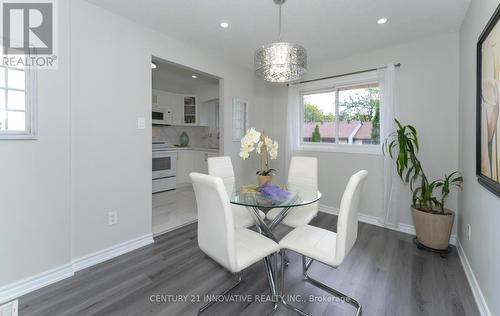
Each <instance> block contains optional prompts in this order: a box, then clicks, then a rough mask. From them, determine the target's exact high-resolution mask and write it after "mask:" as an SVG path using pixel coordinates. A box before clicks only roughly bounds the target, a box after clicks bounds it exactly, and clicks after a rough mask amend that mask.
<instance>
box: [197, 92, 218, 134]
mask: <svg viewBox="0 0 500 316" xmlns="http://www.w3.org/2000/svg"><path fill="white" fill-rule="evenodd" d="M199 113H200V126H208V127H210V130H218V129H219V99H213V100H209V101H206V102H203V103H202V104H200V106H199Z"/></svg>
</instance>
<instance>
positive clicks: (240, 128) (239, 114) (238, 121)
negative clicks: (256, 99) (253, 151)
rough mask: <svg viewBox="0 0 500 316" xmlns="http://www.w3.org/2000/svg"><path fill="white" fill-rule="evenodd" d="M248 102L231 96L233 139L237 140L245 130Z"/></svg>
mask: <svg viewBox="0 0 500 316" xmlns="http://www.w3.org/2000/svg"><path fill="white" fill-rule="evenodd" d="M247 116H248V102H247V101H246V100H243V99H240V98H233V141H234V142H239V141H240V140H241V139H242V138H243V136H244V135H245V131H246V130H247Z"/></svg>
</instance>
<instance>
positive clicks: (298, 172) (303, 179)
mask: <svg viewBox="0 0 500 316" xmlns="http://www.w3.org/2000/svg"><path fill="white" fill-rule="evenodd" d="M294 184H296V185H307V186H309V187H311V188H313V189H315V190H317V189H318V158H316V157H301V156H294V157H292V160H291V161H290V168H289V170H288V185H294ZM318 210H319V203H318V202H315V203H312V204H308V205H303V206H298V207H294V208H291V209H290V210H289V211H288V214H287V215H286V216H285V218H284V219H283V221H282V222H281V223H282V224H284V225H286V226H289V227H299V226H303V225H307V224H309V222H310V221H311V220H312V219H313V218H314V217H315V216H316V215H318ZM280 212H281V210H280V209H277V208H275V209H272V210H270V211H269V212H268V213H267V219H269V220H273V219H275V218H276V216H278V214H279V213H280Z"/></svg>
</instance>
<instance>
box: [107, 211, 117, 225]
mask: <svg viewBox="0 0 500 316" xmlns="http://www.w3.org/2000/svg"><path fill="white" fill-rule="evenodd" d="M116 223H118V212H117V211H111V212H108V225H109V226H111V225H115V224H116Z"/></svg>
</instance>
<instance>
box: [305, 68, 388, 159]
mask: <svg viewBox="0 0 500 316" xmlns="http://www.w3.org/2000/svg"><path fill="white" fill-rule="evenodd" d="M369 84H377V85H379V86H380V80H379V78H378V75H377V72H376V71H372V72H367V73H362V74H356V75H351V76H345V77H339V78H334V79H327V80H321V81H319V82H311V83H309V84H304V85H303V86H301V88H300V89H299V98H300V101H299V106H300V111H299V113H300V114H299V115H300V118H299V122H300V131H299V137H300V142H299V151H306V152H307V151H308V152H337V153H350V154H370V155H382V144H378V145H369V144H339V143H338V134H339V127H340V126H339V124H338V115H339V113H338V111H339V105H338V102H339V90H342V89H345V88H355V87H356V86H362V85H369ZM324 92H335V120H336V122H337V131H336V133H335V143H333V144H331V143H311V142H304V135H303V132H304V128H303V124H304V95H308V94H315V93H324ZM380 111H382V104H381V107H380ZM381 124H382V122H381ZM380 129H381V130H382V126H380ZM381 142H382V140H381Z"/></svg>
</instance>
